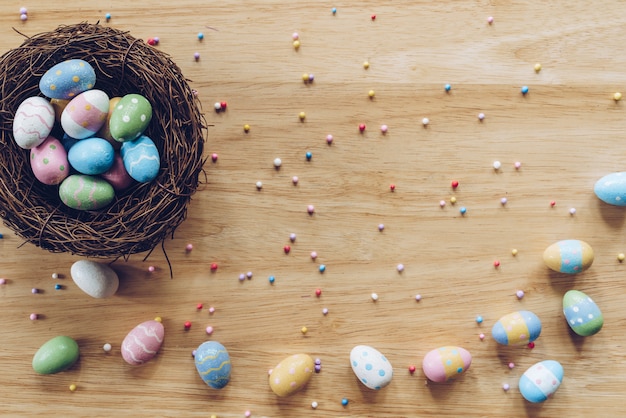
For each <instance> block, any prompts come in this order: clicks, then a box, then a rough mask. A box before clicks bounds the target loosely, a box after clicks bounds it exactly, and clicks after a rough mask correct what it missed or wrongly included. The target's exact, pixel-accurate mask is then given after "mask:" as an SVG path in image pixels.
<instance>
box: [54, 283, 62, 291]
mask: <svg viewBox="0 0 626 418" xmlns="http://www.w3.org/2000/svg"><path fill="white" fill-rule="evenodd" d="M54 289H55V290H61V289H63V286H62V285H60V284H55V285H54Z"/></svg>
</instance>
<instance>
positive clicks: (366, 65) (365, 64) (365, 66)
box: [363, 61, 370, 70]
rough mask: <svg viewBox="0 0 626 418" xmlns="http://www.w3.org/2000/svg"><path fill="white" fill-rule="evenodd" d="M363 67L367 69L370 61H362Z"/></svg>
mask: <svg viewBox="0 0 626 418" xmlns="http://www.w3.org/2000/svg"><path fill="white" fill-rule="evenodd" d="M363 68H365V69H366V70H367V69H368V68H370V63H369V62H367V61H365V62H364V63H363Z"/></svg>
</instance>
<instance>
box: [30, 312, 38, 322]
mask: <svg viewBox="0 0 626 418" xmlns="http://www.w3.org/2000/svg"><path fill="white" fill-rule="evenodd" d="M37 319H39V315H37V314H36V313H32V314H30V320H31V321H36V320H37Z"/></svg>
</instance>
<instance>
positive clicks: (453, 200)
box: [450, 196, 456, 205]
mask: <svg viewBox="0 0 626 418" xmlns="http://www.w3.org/2000/svg"><path fill="white" fill-rule="evenodd" d="M450 203H452V204H453V205H454V204H455V203H456V197H454V196H452V197H451V198H450Z"/></svg>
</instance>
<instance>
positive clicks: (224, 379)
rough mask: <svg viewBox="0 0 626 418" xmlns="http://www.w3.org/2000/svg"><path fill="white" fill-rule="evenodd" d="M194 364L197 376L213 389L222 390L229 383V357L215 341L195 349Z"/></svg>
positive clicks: (223, 348) (224, 349)
mask: <svg viewBox="0 0 626 418" xmlns="http://www.w3.org/2000/svg"><path fill="white" fill-rule="evenodd" d="M194 362H195V363H196V370H198V374H199V375H200V377H201V378H202V380H203V381H204V383H206V384H207V385H209V386H210V387H212V388H213V389H222V388H223V387H224V386H226V385H227V384H228V382H229V381H230V369H231V364H230V356H229V355H228V351H226V348H225V347H224V346H223V345H222V344H220V343H218V342H217V341H206V342H203V343H202V344H200V346H199V347H198V348H197V349H196V355H195V359H194Z"/></svg>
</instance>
